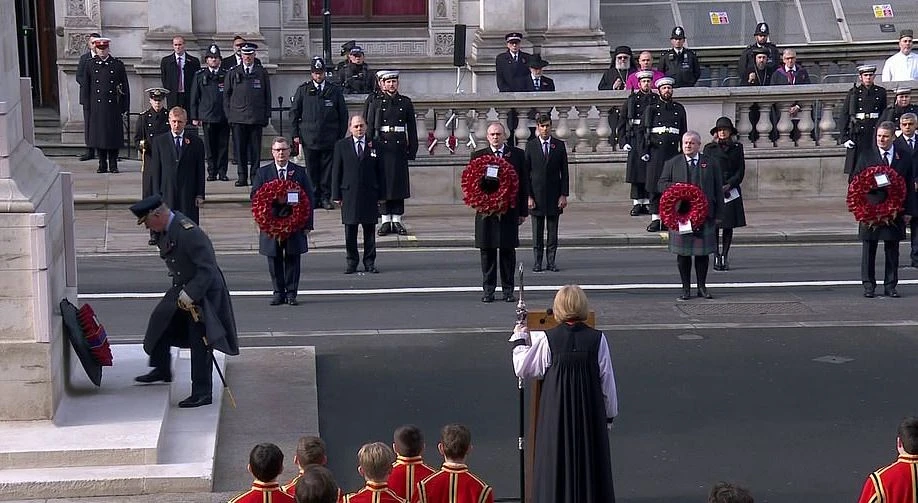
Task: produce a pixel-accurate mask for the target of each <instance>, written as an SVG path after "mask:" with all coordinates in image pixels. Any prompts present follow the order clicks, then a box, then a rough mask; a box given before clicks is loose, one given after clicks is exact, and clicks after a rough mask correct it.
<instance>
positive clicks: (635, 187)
mask: <svg viewBox="0 0 918 503" xmlns="http://www.w3.org/2000/svg"><path fill="white" fill-rule="evenodd" d="M637 79H638V88H637V89H636V90H635V91H634V92H633V93H631V96H628V99H627V100H625V106H624V107H622V110H623V112H624V113H623V117H622V121H621V122H620V129H621V133H619V135H618V137H619V138H620V139H619V147H620V148H621V149H622V151H623V152H627V153H628V160H627V162H626V169H625V182H627V183H630V184H631V202H632V206H631V216H632V217H636V216H639V215H649V214H650V192H652V191H648V190H647V188H646V185H645V183H646V181H647V162H646V161H644V160H643V159H641V157H643V156H644V154H646V153H647V145H646V144H645V140H646V138H645V135H644V126H643V122H642V121H643V120H644V110H646V109H647V107H648V106H650V104H651V103H653V102H655V101H656V100H657V95H656V94H655V93H654V92H653V90H652V86H653V72H651V71H649V70H640V71H638V72H637Z"/></svg>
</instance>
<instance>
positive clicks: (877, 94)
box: [839, 84, 886, 173]
mask: <svg viewBox="0 0 918 503" xmlns="http://www.w3.org/2000/svg"><path fill="white" fill-rule="evenodd" d="M885 109H886V88H884V87H881V86H878V85H871V86H865V85H863V84H858V85H856V86H854V87H852V88H851V89H850V90H848V94H847V96H846V97H845V101H844V103H843V104H842V113H841V115H842V117H843V118H844V121H845V127H844V129H842V133H841V137H840V138H839V142H840V143H845V142H847V141H849V140H850V141H853V142H854V148H849V149H848V151H847V152H846V153H845V173H851V170H852V168H854V165H855V164H857V162H858V159H859V158H860V157H862V156H863V155H864V154H865V153H866V152H869V151H870V146H871V145H873V144H874V141H875V139H874V136H873V135H874V131H875V130H876V127H877V124H878V123H879V119H880V114H881V113H883V110H885Z"/></svg>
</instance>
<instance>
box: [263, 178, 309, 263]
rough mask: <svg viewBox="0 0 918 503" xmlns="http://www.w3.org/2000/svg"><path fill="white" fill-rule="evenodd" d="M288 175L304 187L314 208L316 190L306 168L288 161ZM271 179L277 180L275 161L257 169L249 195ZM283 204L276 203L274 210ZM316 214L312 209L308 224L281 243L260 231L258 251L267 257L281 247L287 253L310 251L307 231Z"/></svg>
mask: <svg viewBox="0 0 918 503" xmlns="http://www.w3.org/2000/svg"><path fill="white" fill-rule="evenodd" d="M286 177H287V179H288V180H293V181H295V182H296V183H298V184H300V187H302V188H303V192H305V193H306V197H308V198H309V203H310V204H311V206H312V208H313V210H314V209H315V207H316V191H315V189H313V187H312V182H310V181H309V176H307V175H306V168H304V167H302V166H300V165H298V164H294V163H292V162H287V174H286ZM271 180H277V166H275V164H274V163H273V162H271V163H270V164H265V165H264V166H262V167H260V168H258V170H256V171H255V177H254V178H252V191H251V192H250V194H249V197H253V196H254V195H255V193H256V192H258V189H260V188H261V186H262V185H264V184H265V183H267V182H269V181H271ZM283 206H285V205H284V204H276V205H275V208H274V210H275V211H280V210H281V209H282V208H283ZM314 215H315V211H310V212H309V218H308V219H306V224H305V225H304V226H303V228H302V229H298V230H297V231H295V232H294V233H293V234H291V235H290V237H289V238H287V239H286V240H284V241H283V242H280V243H278V241H277V240H276V239H274V238H272V237H271V236H268V235H267V234H265V233H264V232H259V233H258V253H260V254H262V255H264V256H266V257H276V256H277V254H278V252H279V251H280V249H281V248H283V249H284V252H285V253H286V254H287V255H301V254H303V253H306V252H308V251H309V241H308V238H307V236H306V231H307V230H309V231H311V230H312V229H313V224H312V222H313V216H314Z"/></svg>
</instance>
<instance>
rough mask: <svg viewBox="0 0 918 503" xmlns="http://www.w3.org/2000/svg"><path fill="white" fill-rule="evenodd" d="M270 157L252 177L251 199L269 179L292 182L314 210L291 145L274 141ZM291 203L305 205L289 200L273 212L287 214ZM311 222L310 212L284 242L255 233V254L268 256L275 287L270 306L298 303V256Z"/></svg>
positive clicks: (278, 139) (306, 248)
mask: <svg viewBox="0 0 918 503" xmlns="http://www.w3.org/2000/svg"><path fill="white" fill-rule="evenodd" d="M271 155H272V156H273V157H274V162H272V163H271V164H266V165H264V166H262V167H260V168H258V171H257V172H256V173H255V176H254V177H253V178H252V192H251V194H250V197H254V196H255V193H256V192H258V189H260V188H261V186H262V185H264V184H266V183H268V182H270V181H272V180H277V179H286V180H293V181H294V182H296V183H297V184H299V186H300V187H302V188H303V192H305V193H306V197H307V198H308V199H309V204H312V205H313V207H315V202H314V201H315V193H314V191H313V187H312V183H310V181H309V176H307V175H306V169H305V168H303V167H302V166H298V165H296V164H294V163H292V162H290V142H288V141H287V139H286V138H284V137H283V136H278V137H276V138H274V141H273V142H272V143H271ZM293 204H307V203H305V202H304V201H291V200H290V199H289V198H288V200H287V201H278V202H275V204H274V207H273V211H274V212H275V213H276V214H277V215H283V214H289V212H290V211H291V206H292V205H293ZM312 222H313V212H312V211H310V212H309V218H308V219H306V223H305V224H304V226H303V228H302V229H295V230H294V232H293V234H291V235H290V237H288V238H287V239H285V240H283V241H278V240H277V239H274V238H272V237H271V236H268V235H267V234H265V233H264V232H259V233H258V253H260V254H262V255H264V256H266V257H268V273H269V274H270V275H271V283H272V285H274V296H273V297H272V298H271V305H272V306H277V305H280V304H283V303H287V304H290V305H291V306H295V305H297V304H298V303H299V302H298V301H297V300H296V294H297V292H298V291H299V285H300V256H301V255H303V254H304V253H306V252H307V251H309V243H308V239H307V238H308V235H309V232H310V231H312V229H313V225H312Z"/></svg>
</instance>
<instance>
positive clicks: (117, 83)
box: [80, 56, 131, 150]
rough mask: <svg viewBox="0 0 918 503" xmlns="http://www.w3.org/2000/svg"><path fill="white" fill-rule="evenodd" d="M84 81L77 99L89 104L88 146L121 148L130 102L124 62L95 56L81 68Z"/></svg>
mask: <svg viewBox="0 0 918 503" xmlns="http://www.w3.org/2000/svg"><path fill="white" fill-rule="evenodd" d="M83 73H84V75H83V78H84V79H85V81H86V85H85V86H83V87H81V88H80V101H82V102H83V103H85V104H87V105H88V108H89V124H87V125H86V128H87V129H88V131H89V134H88V138H87V145H86V146H88V147H92V148H99V149H103V150H114V149H119V148H121V146H122V144H123V143H124V121H123V120H122V118H121V116H122V114H126V113H127V112H128V110H130V106H131V88H130V85H129V84H128V79H127V73H126V72H125V70H124V63H122V62H121V60H119V59H117V58H113V57H111V56H109V57H108V58H106V59H104V60H103V59H102V58H100V57H99V56H94V57H93V58H92V59H91V60H90V61H89V63H87V64H86V66H85V67H84V69H83Z"/></svg>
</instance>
